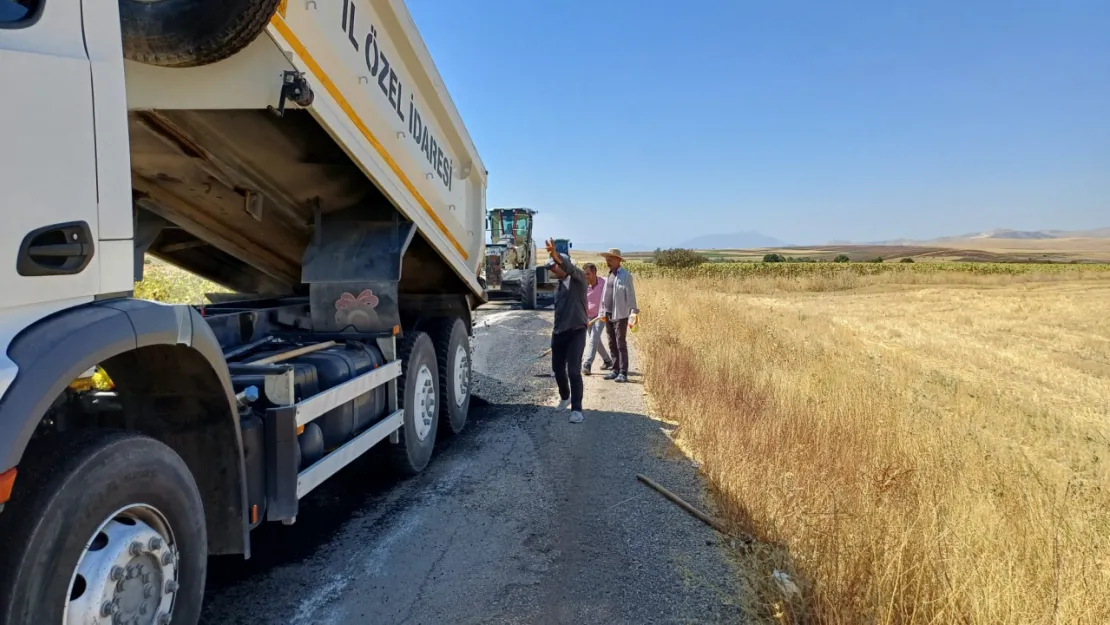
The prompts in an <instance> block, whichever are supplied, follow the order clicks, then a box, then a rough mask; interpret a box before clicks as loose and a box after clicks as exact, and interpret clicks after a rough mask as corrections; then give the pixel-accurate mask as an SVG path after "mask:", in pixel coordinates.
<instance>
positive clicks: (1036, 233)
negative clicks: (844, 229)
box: [830, 228, 1110, 245]
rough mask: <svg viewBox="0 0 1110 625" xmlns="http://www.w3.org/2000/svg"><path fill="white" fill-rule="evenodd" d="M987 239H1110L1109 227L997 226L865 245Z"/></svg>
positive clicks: (940, 242) (939, 243) (937, 242)
mask: <svg viewBox="0 0 1110 625" xmlns="http://www.w3.org/2000/svg"><path fill="white" fill-rule="evenodd" d="M989 239H1006V240H1021V239H1025V240H1044V239H1110V228H1094V229H1091V230H1011V229H1009V228H997V229H995V230H987V231H985V232H972V233H969V234H959V235H955V236H947V237H940V238H936V239H929V240H919V239H892V240H889V241H872V242H870V243H866V245H922V244H932V245H943V244H944V243H951V242H955V241H970V240H989ZM830 243H841V244H843V242H836V241H830Z"/></svg>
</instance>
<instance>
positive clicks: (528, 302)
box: [520, 269, 536, 310]
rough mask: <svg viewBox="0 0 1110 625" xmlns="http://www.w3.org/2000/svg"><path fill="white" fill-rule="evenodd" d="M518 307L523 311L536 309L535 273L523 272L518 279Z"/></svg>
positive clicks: (532, 271) (533, 271)
mask: <svg viewBox="0 0 1110 625" xmlns="http://www.w3.org/2000/svg"><path fill="white" fill-rule="evenodd" d="M520 307H521V308H523V309H524V310H535V308H536V271H535V270H534V269H533V270H531V271H528V270H525V272H524V275H522V276H521V277H520Z"/></svg>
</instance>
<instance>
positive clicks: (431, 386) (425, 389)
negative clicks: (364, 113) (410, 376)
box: [413, 365, 437, 440]
mask: <svg viewBox="0 0 1110 625" xmlns="http://www.w3.org/2000/svg"><path fill="white" fill-rule="evenodd" d="M435 385H436V379H435V376H434V375H432V370H431V369H429V368H428V365H420V369H419V370H418V371H417V372H416V406H414V408H415V409H414V410H413V417H415V419H416V423H415V424H414V425H415V426H416V438H417V439H419V440H424V439H425V438H428V433H429V432H431V431H432V423H433V422H434V420H435V418H436V409H437V407H436V386H435Z"/></svg>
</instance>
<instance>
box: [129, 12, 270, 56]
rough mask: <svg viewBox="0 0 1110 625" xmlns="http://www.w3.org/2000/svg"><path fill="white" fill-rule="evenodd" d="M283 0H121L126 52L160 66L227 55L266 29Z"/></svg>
mask: <svg viewBox="0 0 1110 625" xmlns="http://www.w3.org/2000/svg"><path fill="white" fill-rule="evenodd" d="M279 4H281V0H119V13H120V26H121V27H122V29H123V56H124V58H127V59H131V60H132V61H138V62H139V63H146V64H148V65H158V66H161V67H196V66H199V65H207V64H209V63H215V62H216V61H220V60H223V59H226V58H227V57H229V56H231V55H233V54H235V53H236V52H238V51H240V50H242V49H243V48H245V47H247V45H248V44H250V43H251V42H252V41H254V40H255V38H256V37H258V35H260V34H261V33H262V31H263V30H265V29H266V25H267V24H269V22H270V18H271V17H273V16H274V13H275V12H276V11H277V7H278V5H279Z"/></svg>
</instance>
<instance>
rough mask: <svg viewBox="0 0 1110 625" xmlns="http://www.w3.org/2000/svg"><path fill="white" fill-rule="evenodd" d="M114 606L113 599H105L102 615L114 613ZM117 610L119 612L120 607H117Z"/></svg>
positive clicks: (101, 607) (101, 610)
mask: <svg viewBox="0 0 1110 625" xmlns="http://www.w3.org/2000/svg"><path fill="white" fill-rule="evenodd" d="M112 606H113V603H112V602H111V601H105V602H104V605H102V606H100V616H111V615H112V614H113V612H112ZM116 612H119V608H118V607H117V608H116Z"/></svg>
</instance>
